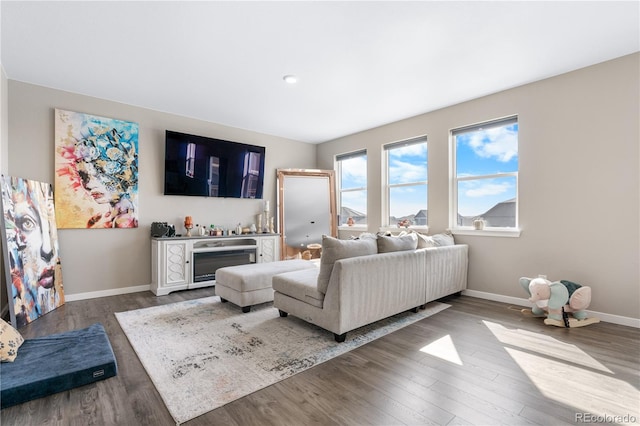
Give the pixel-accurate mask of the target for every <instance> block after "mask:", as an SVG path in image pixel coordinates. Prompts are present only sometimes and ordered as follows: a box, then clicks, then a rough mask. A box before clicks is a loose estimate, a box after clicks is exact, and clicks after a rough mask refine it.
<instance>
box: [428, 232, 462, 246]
mask: <svg viewBox="0 0 640 426" xmlns="http://www.w3.org/2000/svg"><path fill="white" fill-rule="evenodd" d="M431 238H433V241H434V243H435V246H436V247H443V246H452V245H455V243H456V242H455V241H454V239H453V234H451V233H444V234H435V235H434V236H432V237H431Z"/></svg>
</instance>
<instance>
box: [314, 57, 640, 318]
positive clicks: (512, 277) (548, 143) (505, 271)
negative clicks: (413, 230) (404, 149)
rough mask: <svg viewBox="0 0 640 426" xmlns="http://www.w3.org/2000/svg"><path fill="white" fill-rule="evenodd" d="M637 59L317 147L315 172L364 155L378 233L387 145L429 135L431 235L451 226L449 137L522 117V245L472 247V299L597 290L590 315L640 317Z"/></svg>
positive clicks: (479, 241) (474, 239) (502, 241)
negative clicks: (533, 290)
mask: <svg viewBox="0 0 640 426" xmlns="http://www.w3.org/2000/svg"><path fill="white" fill-rule="evenodd" d="M639 64H640V54H633V55H630V56H626V57H622V58H619V59H616V60H613V61H609V62H605V63H602V64H598V65H595V66H592V67H588V68H585V69H581V70H578V71H575V72H571V73H568V74H564V75H560V76H557V77H553V78H549V79H546V80H543V81H539V82H535V83H532V84H528V85H526V86H522V87H517V88H514V89H511V90H507V91H504V92H501V93H497V94H494V95H491V96H486V97H483V98H480V99H475V100H472V101H469V102H465V103H462V104H459V105H455V106H452V107H449V108H444V109H441V110H438V111H434V112H431V113H428V114H424V115H420V116H417V117H413V118H410V119H407V120H403V121H399V122H395V123H392V124H389V125H386V126H382V127H379V128H375V129H372V130H369V131H366V132H362V133H358V134H355V135H351V136H348V137H344V138H341V139H338V140H334V141H331V142H327V143H324V144H322V145H320V146H319V147H318V167H320V168H332V167H333V159H334V156H335V155H336V154H340V153H344V152H349V151H353V150H357V149H362V148H366V149H367V151H368V156H367V158H368V161H369V164H368V171H367V179H368V185H369V190H368V191H367V194H368V196H369V199H368V206H367V210H368V212H369V230H370V231H372V232H375V231H377V229H378V227H379V226H380V224H381V223H382V220H381V211H382V206H381V198H380V194H381V188H382V182H381V170H382V165H381V146H382V144H385V143H388V142H391V141H397V140H402V139H406V138H410V137H414V136H417V135H423V134H427V136H428V144H429V158H428V161H429V177H428V178H429V225H430V228H431V233H435V232H441V231H443V230H444V229H446V228H447V227H449V216H448V208H449V207H448V206H449V154H448V152H449V131H450V129H453V128H456V127H460V126H464V125H468V124H473V123H478V122H482V121H485V120H490V119H494V118H499V117H504V116H508V115H512V114H517V115H518V118H519V154H520V159H519V161H520V173H519V199H520V224H521V229H522V234H521V236H520V237H519V238H501V237H488V236H457V237H456V241H457V242H461V243H467V244H469V245H470V255H469V256H470V260H469V289H471V290H474V291H477V292H484V293H490V294H498V295H503V296H507V297H514V298H525V296H526V294H525V292H524V290H522V288H521V287H520V286H519V285H518V278H519V277H521V276H537V275H538V274H545V275H547V276H548V277H549V279H552V280H560V279H568V280H571V281H575V282H578V283H580V284H583V285H588V286H591V287H592V290H593V301H592V304H591V307H590V308H589V309H590V310H593V311H598V312H603V313H608V314H611V315H618V316H623V317H628V318H639V313H640V276H639V267H638V259H640V250H639V245H640V244H639V243H640V229H639V226H638V223H639V221H640V209H639V198H640V184H639V180H640V177H639V168H640V167H639V162H640V154H639V150H638V146H639V144H640V143H639V141H640V134H639V129H640V124H639V115H640V111H639V105H640V101H639V93H640V84H639V78H640V77H639V71H640V66H639Z"/></svg>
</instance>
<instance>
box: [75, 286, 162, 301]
mask: <svg viewBox="0 0 640 426" xmlns="http://www.w3.org/2000/svg"><path fill="white" fill-rule="evenodd" d="M150 289H151V285H139V286H135V287H123V288H114V289H112V290H100V291H90V292H87V293H76V294H68V295H67V294H65V295H64V300H65V302H75V301H76V300H85V299H96V298H98V297H109V296H117V295H119V294H128V293H138V292H141V291H149V290H150Z"/></svg>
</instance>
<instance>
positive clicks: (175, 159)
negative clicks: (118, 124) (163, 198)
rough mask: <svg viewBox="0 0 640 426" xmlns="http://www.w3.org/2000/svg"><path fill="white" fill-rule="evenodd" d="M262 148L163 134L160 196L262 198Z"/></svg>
mask: <svg viewBox="0 0 640 426" xmlns="http://www.w3.org/2000/svg"><path fill="white" fill-rule="evenodd" d="M264 155H265V148H264V147H263V146H255V145H248V144H244V143H238V142H231V141H225V140H221V139H213V138H207V137H204V136H194V135H188V134H185V133H178V132H173V131H171V130H167V131H166V138H165V160H164V194H165V195H197V196H202V197H229V198H262V186H263V183H264Z"/></svg>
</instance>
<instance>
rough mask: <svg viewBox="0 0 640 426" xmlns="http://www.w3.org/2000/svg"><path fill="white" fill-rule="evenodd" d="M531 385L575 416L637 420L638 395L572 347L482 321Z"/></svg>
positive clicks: (639, 412) (597, 363)
mask: <svg viewBox="0 0 640 426" xmlns="http://www.w3.org/2000/svg"><path fill="white" fill-rule="evenodd" d="M484 323H485V325H486V326H487V328H489V330H491V332H492V333H493V334H494V335H495V336H496V338H497V339H498V340H499V341H500V342H501V343H504V344H506V345H508V346H505V350H506V351H507V353H508V354H509V355H510V356H511V358H512V359H513V360H514V361H515V362H516V363H517V364H518V366H519V367H520V368H521V369H522V371H524V372H525V373H526V374H527V376H528V377H529V379H530V380H531V382H532V383H533V384H534V385H535V386H536V387H537V388H538V390H539V391H540V392H541V393H542V394H543V395H544V396H545V397H547V398H551V399H553V400H555V401H558V402H559V403H561V404H565V405H570V406H572V407H574V408H575V409H576V413H593V414H596V415H599V416H618V417H617V418H625V416H626V418H629V417H630V416H631V418H632V419H634V420H632V422H637V421H638V419H640V404H639V401H640V391H638V389H636V388H635V387H634V386H632V385H631V384H629V383H627V382H625V381H624V380H620V379H617V378H615V377H614V376H613V372H611V370H609V369H608V368H606V367H605V366H604V365H602V364H601V363H599V362H598V361H597V360H595V359H593V358H592V357H591V356H589V355H588V354H587V353H585V352H584V351H582V350H581V349H580V348H578V347H576V346H575V345H571V344H567V343H564V342H561V341H559V340H557V339H555V338H553V337H551V336H547V335H543V334H539V333H533V332H530V331H526V330H520V329H513V330H510V329H507V328H506V327H504V326H502V325H500V324H496V323H492V322H489V321H484Z"/></svg>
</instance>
